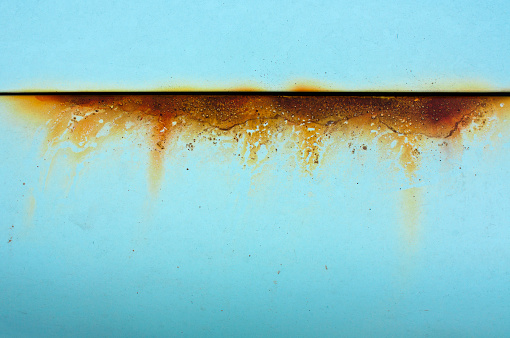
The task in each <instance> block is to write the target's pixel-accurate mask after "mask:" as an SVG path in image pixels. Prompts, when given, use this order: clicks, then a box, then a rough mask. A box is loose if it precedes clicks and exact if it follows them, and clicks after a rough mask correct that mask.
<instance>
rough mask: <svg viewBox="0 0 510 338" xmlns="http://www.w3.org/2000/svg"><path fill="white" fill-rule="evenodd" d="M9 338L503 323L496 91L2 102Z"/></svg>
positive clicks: (504, 151)
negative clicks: (477, 93)
mask: <svg viewBox="0 0 510 338" xmlns="http://www.w3.org/2000/svg"><path fill="white" fill-rule="evenodd" d="M0 105H1V108H0V114H1V120H2V124H1V125H0V128H1V131H0V135H1V138H2V142H0V154H2V161H3V164H2V166H0V185H1V191H2V193H1V194H0V211H1V214H2V221H1V227H0V256H1V257H2V263H1V264H0V276H1V277H0V295H1V299H2V301H1V303H2V306H1V307H0V332H1V334H2V335H4V336H55V335H59V336H60V335H63V336H76V335H81V336H92V335H102V336H169V335H170V336H176V335H184V336H203V335H207V336H241V335H242V336H268V335H272V336H319V335H327V336H337V335H348V336H360V335H363V336H366V335H374V336H395V335H398V336H408V335H419V336H425V335H438V336H451V335H459V336H460V335H475V336H504V335H507V334H508V332H509V325H510V324H509V323H510V318H509V316H510V311H509V310H510V309H509V305H508V304H510V292H509V291H510V290H509V286H510V283H509V282H510V266H509V265H508V260H507V258H508V257H509V254H510V245H509V243H510V229H509V226H508V225H509V221H508V216H509V213H508V208H507V206H508V205H510V200H509V199H510V194H509V186H508V184H507V182H508V180H509V179H510V172H509V170H508V165H507V164H508V163H509V161H510V158H509V156H510V152H509V151H508V148H509V146H510V143H509V141H510V134H509V133H508V130H509V128H508V127H509V126H508V124H509V120H508V107H509V105H510V100H509V99H508V98H507V97H502V96H491V97H481V96H475V97H470V96H447V97H437V96H414V97H413V96H399V97H381V96H370V97H355V96H342V95H337V96H332V95H330V96H320V95H312V96H309V95H306V96H300V95H286V96H278V95H274V94H273V95H264V94H251V95H249V94H245V95H157V96H156V95H139V96H134V95H117V96H113V95H109V96H108V95H95V96H90V95H89V96H87V95H70V96H41V97H34V96H21V97H13V96H3V97H1V98H0Z"/></svg>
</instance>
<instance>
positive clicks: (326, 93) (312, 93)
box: [0, 91, 510, 96]
mask: <svg viewBox="0 0 510 338" xmlns="http://www.w3.org/2000/svg"><path fill="white" fill-rule="evenodd" d="M36 95H38V96H42V95H51V96H56V95H62V96H64V95H66V96H78V95H105V96H107V95H197V96H198V95H218V96H228V95H245V96H510V92H408V91H406V92H396V91H391V92H390V91H388V92H375V91H374V92H369V91H365V92H356V91H354V92H334V91H303V92H299V91H175V92H173V91H69V92H63V91H58V92H49V91H38V92H0V96H36Z"/></svg>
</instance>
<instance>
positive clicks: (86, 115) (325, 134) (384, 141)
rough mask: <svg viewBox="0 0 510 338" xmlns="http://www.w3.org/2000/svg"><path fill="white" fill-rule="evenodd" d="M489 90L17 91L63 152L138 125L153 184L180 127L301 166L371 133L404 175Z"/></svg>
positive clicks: (462, 125) (467, 120) (480, 111)
mask: <svg viewBox="0 0 510 338" xmlns="http://www.w3.org/2000/svg"><path fill="white" fill-rule="evenodd" d="M305 89H308V88H305ZM494 100H495V99H494V98H491V97H481V96H415V97H413V96H334V95H327V94H317V95H313V96H310V95H276V94H275V95H259V94H257V93H250V94H243V95H233V94H230V95H229V94H224V95H223V94H222V95H207V94H191V93H190V94H189V95H188V94H186V95H172V94H168V95H166V94H165V95H107V94H106V95H54V96H52V95H44V96H37V97H35V96H34V97H30V96H26V97H21V98H17V102H18V103H19V104H20V106H21V107H22V109H21V112H22V113H23V114H25V116H28V117H30V118H33V119H41V121H44V122H45V124H46V125H47V128H48V136H47V143H46V149H45V150H46V151H47V150H48V149H59V146H61V145H62V144H63V143H67V144H72V145H73V146H74V150H73V151H68V152H69V156H70V157H72V158H74V159H75V160H76V161H81V160H83V158H84V157H86V156H87V155H88V154H90V153H91V152H94V151H95V150H96V149H98V148H100V147H102V146H103V145H104V143H105V142H106V141H107V140H108V139H110V138H112V137H117V138H123V137H128V136H129V134H130V133H132V132H135V131H136V132H138V133H142V134H143V137H144V138H145V139H146V140H147V141H146V142H145V145H146V146H147V147H148V148H149V153H150V161H149V174H148V176H149V182H150V183H149V187H150V190H151V191H152V192H156V191H157V190H158V187H159V186H160V183H161V181H162V179H163V174H164V171H165V170H164V164H165V156H166V154H168V152H169V146H170V144H171V143H172V141H173V140H174V139H176V138H178V137H180V136H182V135H183V134H188V139H191V140H196V139H197V138H198V136H202V137H205V138H208V139H209V140H211V141H212V142H218V141H217V140H218V139H219V138H221V137H223V139H222V140H223V141H222V142H231V143H232V144H233V147H234V148H236V149H237V150H236V151H234V154H235V155H236V156H237V157H239V158H244V159H245V162H246V164H247V165H255V166H256V165H260V163H263V162H264V161H266V160H267V159H268V158H270V157H271V156H273V155H275V154H278V152H279V151H280V152H281V151H282V150H284V151H289V149H293V151H295V154H294V156H295V158H296V159H297V162H299V163H300V166H301V168H302V169H303V170H304V171H306V172H308V173H313V171H314V170H315V169H316V168H317V167H318V166H320V163H321V161H322V157H323V156H324V149H325V148H326V145H327V144H331V143H338V142H341V141H342V140H343V141H345V142H354V141H353V140H356V141H357V142H358V143H359V145H357V148H355V147H354V146H353V147H352V149H351V150H350V151H352V153H353V154H355V151H356V149H357V151H358V152H360V151H361V152H362V151H365V150H370V149H371V148H372V145H370V144H373V142H374V140H375V139H376V141H377V143H378V144H379V148H384V149H388V151H390V152H391V153H393V154H395V156H397V157H398V159H399V163H400V165H401V167H402V168H403V169H404V170H405V171H406V175H407V176H408V177H409V178H410V179H411V178H412V177H413V175H414V173H415V172H416V170H417V169H418V168H419V158H420V153H421V151H420V144H421V143H423V139H440V140H450V139H454V138H457V137H458V136H459V134H460V133H461V132H462V130H464V129H466V128H468V127H469V126H470V124H472V122H473V121H478V122H479V121H481V120H484V118H485V117H486V116H487V115H488V113H489V112H491V111H492V110H493V108H494V105H495V103H494ZM498 102H499V101H498ZM478 124H479V123H478ZM348 139H349V140H351V141H349V140H348ZM225 140H227V141H225ZM192 142H193V141H192ZM188 147H193V144H192V143H190V145H188ZM282 147H283V149H282ZM349 147H350V146H349ZM56 151H57V150H56ZM58 151H65V150H61V149H60V150H58Z"/></svg>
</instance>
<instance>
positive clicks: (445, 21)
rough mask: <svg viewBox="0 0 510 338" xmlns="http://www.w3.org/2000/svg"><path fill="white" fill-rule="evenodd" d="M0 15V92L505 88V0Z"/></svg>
mask: <svg viewBox="0 0 510 338" xmlns="http://www.w3.org/2000/svg"><path fill="white" fill-rule="evenodd" d="M0 21H1V25H0V27H1V33H2V34H1V35H0V49H1V51H2V52H1V53H0V64H1V65H2V67H0V91H27V90H50V91H53V90H58V91H84V90H167V89H179V88H183V87H184V88H187V89H195V90H196V89H197V88H198V89H199V90H200V89H201V90H223V89H227V90H228V89H232V88H239V87H255V88H258V89H262V90H288V89H289V88H291V87H294V86H295V85H296V84H300V83H301V84H305V85H310V82H312V83H315V84H316V85H320V86H321V87H323V88H326V89H333V90H346V91H351V90H357V91H358V90H361V91H381V90H382V91H387V90H394V91H409V90H413V91H426V90H427V91H430V90H431V91H445V90H446V91H456V90H457V91H458V90H484V91H490V90H497V91H499V90H509V89H510V80H509V79H510V68H509V66H508V62H506V61H507V60H508V59H510V46H509V44H508V32H509V31H510V23H509V21H508V1H505V0H487V1H474V0H463V1H458V0H452V1H441V0H427V1H419V2H409V1H405V0H392V1H384V2H381V1H377V0H366V1H345V0H341V1H325V0H315V1H307V0H306V1H288V0H285V1H278V2H277V3H275V1H270V0H258V1H256V2H255V3H254V2H246V1H231V0H225V1H214V0H213V1H211V0H205V1H199V2H193V1H161V0H146V1H143V3H142V2H134V1H106V2H105V1H99V0H92V1H77V0H66V1H63V0H50V1H39V0H25V1H14V0H3V1H2V2H1V3H0Z"/></svg>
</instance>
